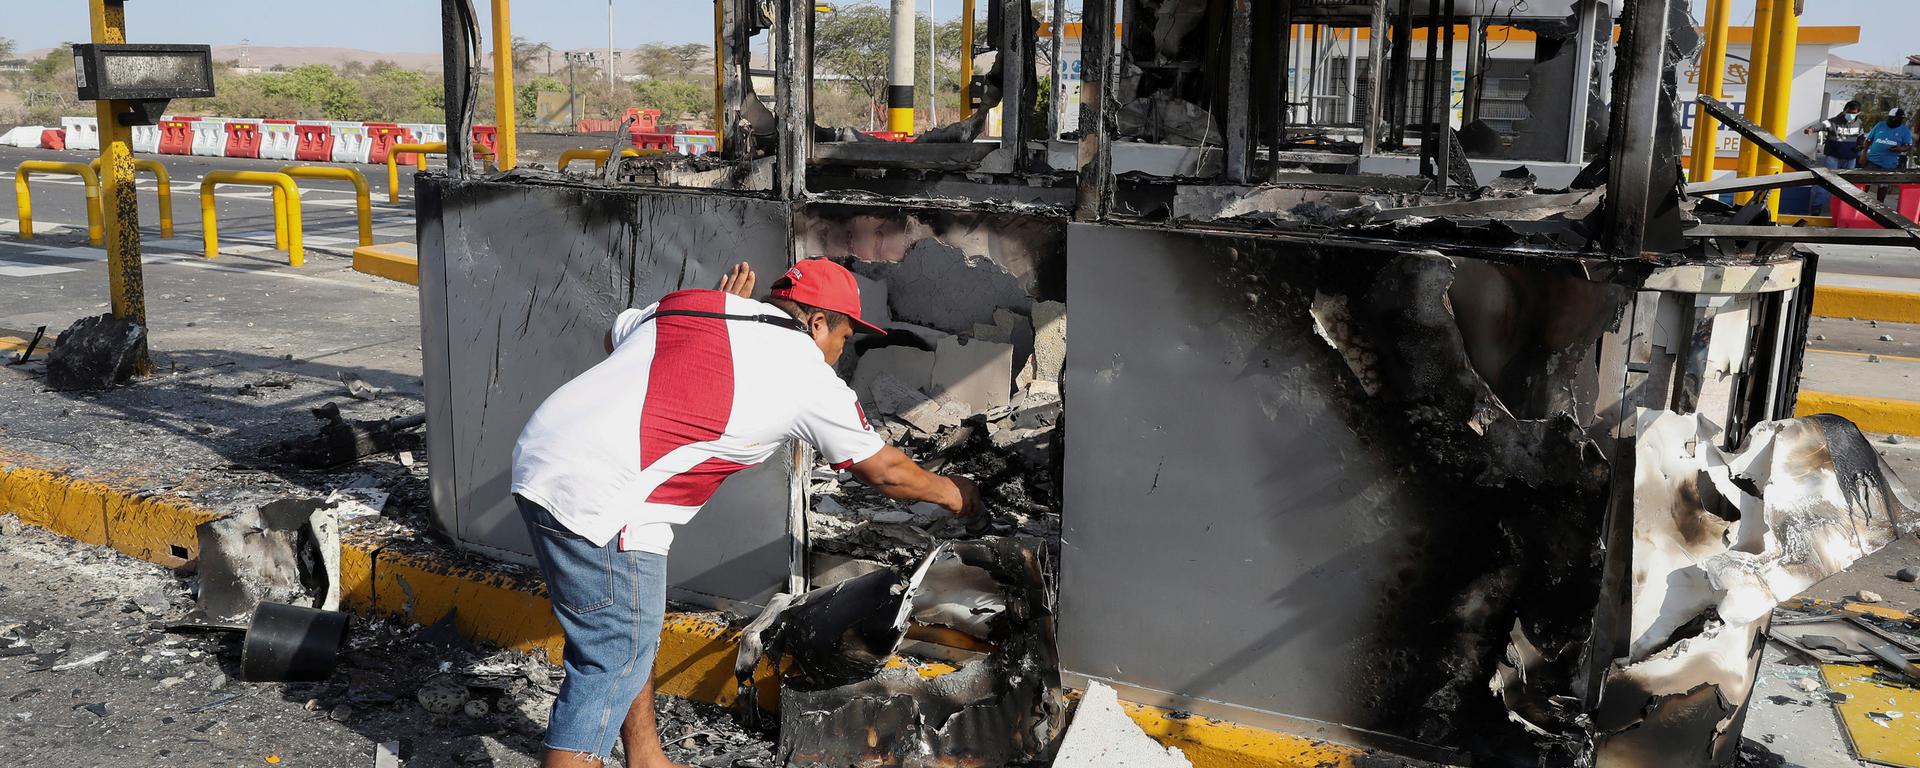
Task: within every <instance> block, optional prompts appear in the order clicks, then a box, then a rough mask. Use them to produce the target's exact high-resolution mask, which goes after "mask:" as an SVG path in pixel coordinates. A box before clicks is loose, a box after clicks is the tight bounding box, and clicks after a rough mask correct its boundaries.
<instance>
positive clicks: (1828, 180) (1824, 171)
mask: <svg viewBox="0 0 1920 768" xmlns="http://www.w3.org/2000/svg"><path fill="white" fill-rule="evenodd" d="M1700 103H1701V104H1703V105H1705V106H1706V108H1707V113H1708V114H1710V115H1713V118H1714V119H1715V120H1719V121H1720V124H1721V125H1724V126H1726V127H1728V128H1732V129H1733V130H1734V132H1735V133H1738V134H1740V135H1741V137H1743V138H1745V139H1746V140H1748V141H1751V142H1753V145H1754V146H1756V147H1759V148H1760V149H1761V151H1764V152H1766V153H1767V154H1770V155H1773V156H1774V157H1777V158H1780V162H1783V163H1786V164H1787V165H1788V166H1791V167H1793V168H1795V169H1797V170H1800V171H1805V172H1807V173H1811V174H1813V178H1814V183H1816V184H1819V185H1820V186H1822V187H1825V188H1826V189H1827V191H1828V192H1832V193H1833V196H1834V197H1836V198H1839V199H1840V200H1841V202H1844V203H1846V204H1848V205H1851V206H1853V207H1854V208H1855V209H1856V210H1859V211H1860V212H1861V213H1864V214H1866V215H1867V218H1869V219H1872V220H1873V222H1874V223H1875V224H1879V225H1880V226H1883V227H1886V228H1888V229H1895V230H1899V231H1901V232H1904V233H1906V234H1907V236H1908V237H1910V238H1913V239H1916V240H1920V225H1916V224H1914V223H1913V221H1912V220H1910V219H1908V218H1907V217H1905V216H1902V215H1900V214H1899V213H1897V212H1895V211H1894V210H1893V209H1892V208H1888V207H1887V206H1886V205H1884V204H1882V203H1881V202H1880V201H1879V200H1876V199H1874V198H1873V196H1871V195H1868V194H1867V192H1866V190H1863V189H1861V188H1859V187H1856V186H1854V185H1853V184H1851V183H1848V182H1847V180H1846V179H1844V178H1841V177H1840V176H1839V174H1836V173H1834V172H1833V171H1832V170H1831V169H1828V168H1826V167H1825V166H1822V165H1821V164H1819V163H1816V162H1814V161H1813V158H1810V157H1807V156H1806V155H1804V154H1801V153H1800V150H1797V149H1794V148H1793V147H1791V146H1788V145H1787V143H1786V142H1784V141H1781V140H1780V137H1778V136H1775V135H1773V134H1771V133H1768V132H1767V129H1765V128H1761V127H1760V126H1758V125H1754V123H1753V121H1751V120H1748V119H1747V118H1746V117H1744V116H1742V115H1741V114H1740V113H1738V112H1735V111H1734V109H1733V107H1731V106H1728V105H1727V103H1726V102H1724V101H1721V100H1719V99H1716V98H1713V97H1711V96H1701V97H1700ZM1917 247H1920V246H1917Z"/></svg>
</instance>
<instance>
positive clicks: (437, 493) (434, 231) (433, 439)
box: [414, 176, 458, 531]
mask: <svg viewBox="0 0 1920 768" xmlns="http://www.w3.org/2000/svg"><path fill="white" fill-rule="evenodd" d="M442 181H443V179H442V177H438V176H425V177H421V178H419V179H418V180H417V181H416V182H415V185H414V205H415V206H416V208H417V210H420V211H432V210H438V209H439V208H440V189H441V186H442ZM415 222H416V223H415V225H414V226H415V234H416V235H417V237H418V238H419V240H418V245H417V246H416V248H415V254H416V256H417V258H418V259H419V262H420V265H419V268H420V372H421V376H422V379H421V380H422V381H428V382H443V381H448V380H450V379H449V377H450V376H451V369H449V368H448V365H449V363H448V361H447V354H448V352H447V338H448V336H447V270H446V240H445V239H444V237H443V236H442V231H441V228H440V219H439V217H436V216H417V217H416V218H415ZM426 400H427V426H426V433H427V467H428V471H429V473H430V474H429V476H430V477H438V476H440V475H442V474H447V473H450V472H451V471H452V468H453V466H454V460H453V457H454V455H455V454H456V453H457V451H456V450H455V443H454V439H453V423H454V419H453V401H452V398H449V397H447V396H446V391H445V390H437V389H435V388H434V387H432V386H431V385H430V386H428V387H427V391H426ZM436 466H440V467H445V468H446V470H445V471H444V472H442V471H437V470H435V469H434V467H436ZM428 489H429V490H430V491H432V493H433V522H434V525H435V526H436V527H438V528H439V529H440V530H443V531H450V530H453V529H454V528H455V527H456V518H455V516H454V509H455V508H456V507H457V506H458V505H457V504H456V502H455V497H454V493H453V483H451V482H430V483H428Z"/></svg>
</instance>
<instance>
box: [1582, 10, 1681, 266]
mask: <svg viewBox="0 0 1920 768" xmlns="http://www.w3.org/2000/svg"><path fill="white" fill-rule="evenodd" d="M1589 1H1590V2H1592V3H1593V4H1594V5H1599V6H1601V7H1604V5H1605V4H1604V3H1600V2H1598V0H1589ZM1623 17H1624V18H1623V19H1622V24H1621V33H1620V46H1619V50H1620V61H1619V65H1618V67H1617V68H1616V69H1615V70H1614V75H1613V103H1614V107H1613V109H1612V116H1613V125H1612V128H1611V141H1610V142H1609V143H1610V144H1611V147H1610V150H1611V151H1610V154H1609V156H1608V169H1607V170H1608V172H1607V202H1606V221H1607V225H1606V233H1607V236H1608V245H1609V247H1610V249H1611V250H1612V252H1613V254H1614V255H1615V256H1618V257H1622V258H1639V257H1640V256H1641V254H1642V253H1645V252H1656V253H1668V252H1672V251H1677V250H1680V249H1681V248H1682V247H1684V246H1685V241H1684V240H1683V239H1681V235H1680V225H1681V220H1680V209H1679V205H1680V198H1681V196H1680V195H1679V194H1678V193H1677V190H1678V189H1679V187H1680V183H1681V182H1680V116H1679V109H1680V102H1679V99H1678V97H1677V96H1676V93H1677V90H1676V85H1675V74H1674V69H1675V67H1673V66H1671V65H1670V62H1680V61H1686V60H1687V59H1688V58H1689V57H1691V56H1692V55H1693V53H1694V51H1696V50H1698V49H1699V47H1700V35H1699V33H1698V32H1696V31H1695V30H1694V28H1693V24H1692V23H1691V21H1690V20H1689V18H1688V16H1687V4H1686V2H1685V0H1627V4H1626V10H1625V12H1624V14H1623ZM1575 87H1584V83H1577V84H1576V86H1575Z"/></svg>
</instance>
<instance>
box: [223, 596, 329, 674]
mask: <svg viewBox="0 0 1920 768" xmlns="http://www.w3.org/2000/svg"><path fill="white" fill-rule="evenodd" d="M346 638H347V614H345V613H341V612H339V611H323V610H320V609H318V608H305V607H301V606H298V605H286V604H284V603H265V602H263V603H261V604H260V607H258V608H255V609H254V611H253V621H252V623H250V624H248V625H247V640H246V645H245V646H244V647H242V649H241V651H240V678H241V679H243V680H248V681H252V682H280V681H290V680H325V679H327V678H328V677H331V676H332V675H333V664H334V660H335V658H336V656H337V655H338V654H339V652H340V644H341V643H342V642H344V641H345V640H346Z"/></svg>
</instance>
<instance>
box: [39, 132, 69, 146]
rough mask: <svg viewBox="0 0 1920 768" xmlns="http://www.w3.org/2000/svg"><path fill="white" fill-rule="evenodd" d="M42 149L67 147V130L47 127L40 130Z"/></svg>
mask: <svg viewBox="0 0 1920 768" xmlns="http://www.w3.org/2000/svg"><path fill="white" fill-rule="evenodd" d="M40 148H41V149H66V148H67V132H66V131H64V130H61V129H59V128H47V129H44V130H42V131H40Z"/></svg>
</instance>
